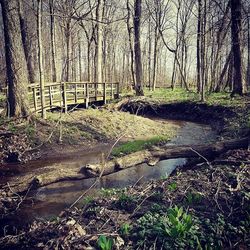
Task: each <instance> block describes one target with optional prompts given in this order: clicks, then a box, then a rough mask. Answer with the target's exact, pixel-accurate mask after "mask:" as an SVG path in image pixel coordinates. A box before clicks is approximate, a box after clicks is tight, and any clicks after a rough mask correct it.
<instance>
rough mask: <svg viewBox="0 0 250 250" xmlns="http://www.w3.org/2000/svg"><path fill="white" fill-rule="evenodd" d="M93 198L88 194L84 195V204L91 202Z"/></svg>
mask: <svg viewBox="0 0 250 250" xmlns="http://www.w3.org/2000/svg"><path fill="white" fill-rule="evenodd" d="M93 200H94V198H93V197H91V196H86V197H84V199H83V204H84V205H87V204H90V203H91V202H92V201H93Z"/></svg>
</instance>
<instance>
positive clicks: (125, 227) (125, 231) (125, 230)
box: [120, 223, 131, 236]
mask: <svg viewBox="0 0 250 250" xmlns="http://www.w3.org/2000/svg"><path fill="white" fill-rule="evenodd" d="M120 231H121V234H122V236H128V235H129V233H130V231H131V226H130V225H129V224H128V223H124V224H123V225H122V226H121V229H120Z"/></svg>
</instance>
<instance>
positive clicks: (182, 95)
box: [144, 88, 246, 107]
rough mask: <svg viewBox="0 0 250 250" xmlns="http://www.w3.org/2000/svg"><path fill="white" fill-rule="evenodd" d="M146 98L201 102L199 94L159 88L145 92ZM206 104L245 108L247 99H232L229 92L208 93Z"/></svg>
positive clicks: (177, 89) (183, 90)
mask: <svg viewBox="0 0 250 250" xmlns="http://www.w3.org/2000/svg"><path fill="white" fill-rule="evenodd" d="M144 93H145V96H147V97H150V98H152V99H154V100H160V101H164V102H184V101H196V102H198V101H200V97H199V94H198V93H196V92H195V91H187V90H185V89H183V88H176V89H174V90H172V89H171V88H157V89H156V90H155V91H149V90H145V91H144ZM205 103H207V104H210V105H223V106H235V107H238V106H241V107H242V106H244V104H245V103H246V97H241V96H237V97H233V98H231V97H230V93H229V92H219V93H206V101H205Z"/></svg>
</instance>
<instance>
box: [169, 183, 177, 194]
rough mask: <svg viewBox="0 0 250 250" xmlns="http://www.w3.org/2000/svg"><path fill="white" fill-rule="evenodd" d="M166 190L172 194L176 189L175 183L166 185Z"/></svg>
mask: <svg viewBox="0 0 250 250" xmlns="http://www.w3.org/2000/svg"><path fill="white" fill-rule="evenodd" d="M168 189H169V191H172V192H173V191H175V190H176V189H177V183H176V182H173V183H170V184H169V185H168Z"/></svg>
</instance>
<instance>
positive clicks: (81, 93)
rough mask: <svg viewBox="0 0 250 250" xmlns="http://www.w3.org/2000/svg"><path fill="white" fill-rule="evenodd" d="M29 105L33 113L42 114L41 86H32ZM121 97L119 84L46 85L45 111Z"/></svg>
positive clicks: (72, 83)
mask: <svg viewBox="0 0 250 250" xmlns="http://www.w3.org/2000/svg"><path fill="white" fill-rule="evenodd" d="M28 89H29V105H30V108H31V110H32V111H35V112H40V111H41V109H42V107H41V92H40V85H39V84H37V83H34V84H30V85H29V87H28ZM118 97H119V83H89V82H56V83H46V84H45V86H44V98H45V109H47V110H48V109H53V108H58V107H60V108H64V109H65V111H67V106H68V105H74V104H85V105H86V107H88V105H89V104H90V103H92V102H96V101H103V102H104V103H106V102H107V101H108V100H112V99H116V98H118Z"/></svg>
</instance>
